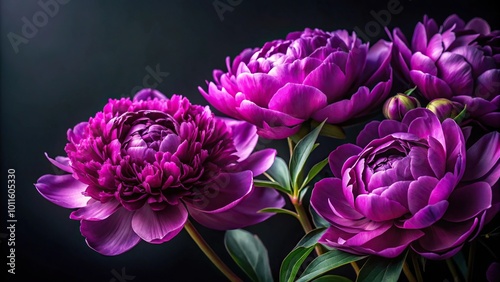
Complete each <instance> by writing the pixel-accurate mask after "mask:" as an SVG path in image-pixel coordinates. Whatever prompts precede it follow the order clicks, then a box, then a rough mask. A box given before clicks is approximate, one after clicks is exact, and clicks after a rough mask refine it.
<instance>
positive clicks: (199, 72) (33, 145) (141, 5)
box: [0, 0, 500, 281]
mask: <svg viewBox="0 0 500 282" xmlns="http://www.w3.org/2000/svg"><path fill="white" fill-rule="evenodd" d="M66 1H67V0H66ZM42 2H48V1H45V0H42ZM61 2H63V1H62V0H61ZM111 2H112V3H111ZM214 2H215V1H213V0H204V1H195V0H183V1H181V0H178V1H159V0H157V1H154V0H152V1H125V0H123V1H96V0H92V1H77V0H72V1H67V3H66V4H64V5H63V4H59V5H58V6H59V9H58V11H57V13H54V15H53V17H51V16H49V17H48V18H47V19H48V20H47V22H46V23H43V22H42V23H41V24H40V22H39V25H40V27H39V28H38V30H37V31H36V32H33V31H31V32H32V34H31V35H30V37H31V38H27V40H28V42H27V43H22V44H20V45H19V46H17V48H18V50H17V52H16V50H15V48H14V47H13V45H12V44H11V42H10V41H9V38H8V34H9V33H10V32H13V33H15V34H17V35H19V36H22V35H23V32H22V28H23V25H24V24H25V23H24V22H23V20H22V19H23V17H25V18H26V19H28V20H29V21H30V22H31V23H33V16H34V15H35V14H36V13H37V12H38V15H39V14H40V13H39V11H43V10H42V8H41V6H40V5H39V4H37V1H19V0H8V1H7V0H2V1H1V33H0V35H1V38H2V40H1V42H2V44H1V80H0V82H1V126H0V130H1V145H2V150H1V154H2V155H1V159H2V173H1V175H2V180H1V181H0V183H2V185H3V186H2V188H0V189H1V190H2V198H1V202H2V204H1V206H2V211H1V214H2V218H1V221H2V229H1V230H0V236H2V237H1V238H0V240H2V243H1V245H2V253H1V257H2V259H3V260H2V261H5V258H6V255H7V249H6V238H5V236H6V233H7V232H6V229H5V227H3V226H4V224H5V222H6V212H7V207H6V202H7V200H6V194H7V193H6V186H7V184H6V183H7V181H6V180H7V169H9V168H13V169H15V170H16V218H17V220H18V222H17V224H16V273H17V274H16V276H15V277H14V278H17V280H15V279H13V276H12V275H9V276H8V277H7V278H8V281H20V279H21V278H24V281H120V280H119V279H118V278H116V277H115V276H114V274H113V273H114V272H115V271H116V273H122V270H124V271H125V273H126V274H127V275H129V276H134V277H135V278H134V279H133V281H224V277H223V276H222V275H221V274H219V272H218V270H217V269H215V268H214V267H213V266H212V265H211V264H210V262H209V261H208V260H207V259H206V258H205V257H204V255H203V254H202V253H201V251H200V250H199V249H198V247H197V246H196V245H195V244H194V242H193V241H191V239H190V238H189V236H188V235H187V233H186V232H185V231H182V232H181V233H180V234H179V235H178V236H177V237H175V238H174V239H173V240H171V241H170V242H168V243H165V244H162V245H151V244H147V243H144V242H141V243H139V244H138V245H137V246H136V247H135V248H133V249H132V250H131V251H129V252H127V253H124V254H122V255H120V256H116V257H106V256H102V255H100V254H98V253H96V252H94V251H93V250H91V249H90V248H88V247H87V246H86V244H85V241H84V238H83V237H82V236H81V235H80V232H79V222H77V221H73V220H70V219H69V213H70V211H69V210H67V209H64V208H61V207H58V206H56V205H54V204H52V203H50V202H48V201H47V200H45V199H44V198H42V196H40V195H39V194H38V192H37V191H36V189H35V188H34V186H33V183H35V182H36V180H37V179H38V178H39V177H40V176H42V175H44V174H47V173H54V170H53V167H52V166H51V165H50V163H49V162H48V161H47V160H46V159H45V157H44V152H47V153H48V154H49V155H50V156H57V155H62V154H64V150H63V148H64V145H65V143H66V130H67V129H68V128H70V127H73V126H74V125H75V124H76V123H78V122H80V121H84V120H88V118H89V117H90V116H93V115H94V114H95V113H96V112H97V111H100V110H101V109H102V107H103V106H104V104H105V103H106V102H107V99H108V98H118V97H123V96H131V95H132V94H133V92H134V91H135V90H137V89H139V88H141V87H143V86H147V85H144V84H143V79H144V77H145V76H147V75H148V71H147V68H150V69H156V68H157V69H159V70H160V71H161V72H164V73H168V76H166V74H162V76H160V77H159V80H158V81H156V83H157V84H156V85H153V86H155V87H156V88H157V89H159V90H160V91H162V92H163V93H165V94H166V95H167V96H169V95H171V94H173V93H175V94H182V95H185V96H187V97H189V99H191V101H192V102H193V103H197V104H206V101H205V100H204V99H203V97H202V96H201V95H200V94H199V93H198V90H197V87H198V86H203V87H205V80H211V79H212V76H211V74H212V70H213V69H214V68H225V58H226V56H230V57H231V58H234V56H235V55H237V54H238V53H239V52H240V51H241V50H242V49H244V48H248V47H258V46H262V44H263V43H264V42H266V41H269V40H273V39H278V38H284V37H285V36H286V34H287V33H288V32H291V31H296V30H303V29H304V28H306V27H310V28H315V27H317V28H322V29H325V30H336V29H348V30H353V29H354V28H355V27H358V28H360V29H361V30H364V29H365V25H366V24H367V23H369V22H370V21H373V20H374V18H373V16H372V15H371V14H370V11H372V10H373V11H375V12H377V11H380V10H383V9H387V4H388V2H389V1H327V0H316V1H305V0H304V1H285V0H280V1H263V0H259V1H251V0H242V1H235V0H233V1H229V2H232V3H234V4H238V5H235V6H234V7H232V10H231V11H226V12H224V13H223V14H222V16H223V18H221V17H219V15H218V14H217V12H216V10H215V8H214V6H213V3H214ZM220 2H222V3H228V2H227V0H220ZM492 3H493V1H436V0H434V1H418V0H413V1H410V0H401V1H400V5H401V6H402V7H403V10H402V12H401V13H399V14H397V15H392V17H391V19H390V21H389V24H388V26H389V28H393V27H396V26H400V27H401V28H402V29H403V31H404V32H406V33H407V34H408V35H410V34H411V33H412V32H413V27H414V25H415V24H416V23H417V22H418V21H420V20H421V19H422V17H423V15H424V14H425V13H427V14H428V15H429V16H431V17H434V18H435V19H437V20H438V22H439V23H440V22H442V20H444V19H445V18H446V17H447V16H448V15H449V14H452V13H457V14H459V15H460V16H461V17H462V18H463V19H465V20H469V19H471V18H472V17H476V16H478V17H482V18H484V19H486V20H488V21H489V23H490V25H491V26H492V27H493V28H495V29H498V28H499V27H500V26H499V22H498V19H499V13H498V9H496V8H494V7H493V6H492ZM40 19H41V20H43V19H42V18H40ZM40 19H39V20H40ZM372 38H373V42H375V40H376V39H379V38H384V39H387V36H386V34H385V32H383V31H381V32H379V33H377V34H376V35H375V36H372ZM149 82H150V83H155V81H154V80H153V79H151V80H149ZM329 144H330V145H331V146H334V145H332V144H334V143H329ZM259 146H260V148H263V147H271V146H274V147H276V148H278V149H279V150H280V153H281V154H286V150H284V149H283V148H284V144H282V143H281V142H276V143H266V142H260V143H259ZM285 156H286V155H285ZM198 227H199V231H200V232H201V233H202V234H203V235H204V236H205V237H206V239H207V240H208V241H209V242H210V243H211V244H212V245H213V247H214V248H215V249H216V250H217V251H218V252H219V254H220V255H221V257H222V258H223V259H224V260H225V261H227V262H228V263H229V265H230V266H231V267H234V268H233V269H236V266H235V265H234V264H233V263H232V262H230V258H229V257H228V255H227V254H226V253H225V250H224V246H223V236H224V233H223V232H218V231H211V230H209V229H207V228H204V227H202V226H198ZM247 230H249V231H251V232H254V233H257V234H258V235H259V236H260V238H261V239H262V241H263V242H264V244H265V245H266V246H267V247H268V250H269V256H270V260H271V267H272V269H273V273H275V274H276V273H278V271H279V267H280V263H281V261H282V259H283V258H284V257H285V256H286V254H287V253H288V252H289V251H290V250H291V249H292V248H293V246H294V245H295V244H296V243H297V241H298V240H299V239H300V238H301V236H302V231H301V229H300V225H299V224H298V222H296V221H295V220H292V219H291V218H288V217H287V216H286V215H278V216H275V217H273V218H271V219H270V220H268V221H266V222H264V223H261V224H258V225H256V226H253V227H250V228H247ZM1 269H2V276H3V275H5V274H6V264H5V262H3V263H2V267H1ZM236 271H237V272H238V273H240V272H239V271H238V270H236ZM27 275H31V276H32V277H33V279H29V280H26V277H27ZM113 279H115V280H113ZM3 281H5V280H3ZM127 281H130V280H127ZM441 281H442V280H441Z"/></svg>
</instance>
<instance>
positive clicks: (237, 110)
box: [199, 29, 392, 139]
mask: <svg viewBox="0 0 500 282" xmlns="http://www.w3.org/2000/svg"><path fill="white" fill-rule="evenodd" d="M391 46H392V45H391V44H390V43H388V42H386V41H382V40H381V41H379V42H377V43H376V44H375V45H373V46H372V47H371V48H370V47H369V45H368V44H363V43H362V42H361V40H360V39H359V38H357V36H356V34H355V33H353V34H352V35H349V34H348V32H347V31H345V30H339V31H334V32H324V31H322V30H319V29H314V30H311V29H306V30H304V31H303V32H292V33H290V34H288V36H287V37H286V39H285V40H274V41H271V42H267V43H265V44H264V46H263V47H262V48H255V49H246V50H244V51H243V52H242V53H241V54H239V55H238V56H236V58H235V59H234V60H233V62H232V63H231V61H230V59H229V58H227V59H226V64H227V68H228V71H227V72H223V71H221V70H215V71H214V73H213V76H214V82H210V83H208V82H207V83H208V91H205V90H203V89H202V88H201V87H200V88H199V90H200V92H201V93H202V95H203V96H204V97H205V98H206V99H207V101H208V102H209V103H210V104H212V105H213V106H214V107H215V108H216V109H218V110H220V111H221V112H223V113H224V114H227V115H229V116H231V117H234V118H237V119H242V120H246V121H248V122H250V123H252V124H254V125H256V126H257V128H258V134H259V135H261V136H262V137H265V138H270V139H281V138H286V137H289V136H291V135H293V134H295V133H297V132H298V131H299V129H300V126H301V124H302V123H303V122H304V121H307V120H309V119H311V118H312V119H314V120H316V121H319V122H322V121H324V120H325V119H328V123H330V124H341V123H343V122H346V121H348V120H350V119H352V118H356V117H361V116H366V115H368V114H370V113H371V111H373V110H375V109H377V107H378V106H380V105H381V104H382V103H383V102H384V101H385V99H386V98H387V95H388V93H389V91H390V89H391V86H392V68H391V66H390V58H391V56H390V54H391Z"/></svg>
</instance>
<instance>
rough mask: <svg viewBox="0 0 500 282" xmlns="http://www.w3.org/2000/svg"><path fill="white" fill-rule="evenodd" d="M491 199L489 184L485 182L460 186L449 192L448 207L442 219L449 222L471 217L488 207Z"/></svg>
mask: <svg viewBox="0 0 500 282" xmlns="http://www.w3.org/2000/svg"><path fill="white" fill-rule="evenodd" d="M491 200H492V191H491V186H490V185H488V183H486V182H476V183H472V184H469V185H466V186H463V187H460V188H458V189H455V191H453V194H451V196H450V198H449V202H450V207H449V208H448V211H447V213H446V215H445V216H444V217H443V219H445V220H447V221H451V222H461V221H465V220H468V219H471V218H473V217H475V216H477V215H478V214H479V213H480V212H482V211H485V210H487V209H488V208H490V207H491Z"/></svg>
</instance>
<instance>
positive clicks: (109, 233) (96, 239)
mask: <svg viewBox="0 0 500 282" xmlns="http://www.w3.org/2000/svg"><path fill="white" fill-rule="evenodd" d="M133 215H134V213H133V212H130V211H127V210H126V209H124V208H121V209H119V210H117V211H116V212H115V213H114V214H113V215H111V216H110V217H108V218H106V219H104V220H101V221H87V220H82V221H81V225H80V232H81V233H82V235H83V236H84V237H85V238H86V241H87V244H88V245H89V247H90V248H92V249H93V250H95V251H96V252H99V253H101V254H103V255H107V256H114V255H119V254H121V253H123V252H126V251H128V250H130V249H131V248H132V247H134V246H135V245H137V243H139V241H140V240H141V238H140V237H139V236H137V234H135V232H134V231H133V230H132V226H131V221H132V216H133Z"/></svg>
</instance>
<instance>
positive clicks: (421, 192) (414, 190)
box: [408, 176, 439, 214]
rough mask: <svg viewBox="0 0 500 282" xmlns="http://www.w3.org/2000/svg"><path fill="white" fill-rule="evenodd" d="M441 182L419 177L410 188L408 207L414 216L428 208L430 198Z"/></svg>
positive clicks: (427, 177) (432, 178)
mask: <svg viewBox="0 0 500 282" xmlns="http://www.w3.org/2000/svg"><path fill="white" fill-rule="evenodd" d="M438 182H439V181H438V180H437V179H436V178H434V177H430V176H422V177H419V178H418V179H417V180H416V181H413V182H412V183H410V187H409V188H408V207H409V209H410V212H411V213H412V214H416V213H417V212H418V211H419V210H421V209H423V208H424V207H426V206H427V205H428V203H429V197H430V195H431V193H432V191H433V190H434V188H435V187H436V185H437V183H438Z"/></svg>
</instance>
